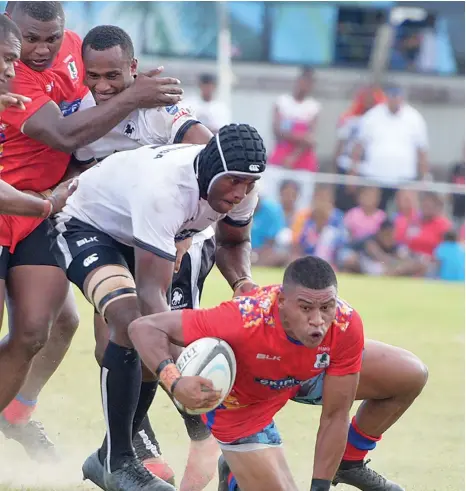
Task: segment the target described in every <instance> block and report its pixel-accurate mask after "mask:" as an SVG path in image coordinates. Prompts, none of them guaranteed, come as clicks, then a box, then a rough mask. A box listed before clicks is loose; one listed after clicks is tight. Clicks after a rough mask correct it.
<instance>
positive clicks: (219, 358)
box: [173, 338, 236, 414]
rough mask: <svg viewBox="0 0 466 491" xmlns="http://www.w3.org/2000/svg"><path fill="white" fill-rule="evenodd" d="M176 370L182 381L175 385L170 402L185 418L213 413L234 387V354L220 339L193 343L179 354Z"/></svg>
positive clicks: (208, 339)
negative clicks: (173, 403)
mask: <svg viewBox="0 0 466 491" xmlns="http://www.w3.org/2000/svg"><path fill="white" fill-rule="evenodd" d="M176 366H177V368H178V370H179V371H180V372H181V375H182V378H181V379H180V380H179V382H178V383H177V384H176V387H175V390H174V393H173V396H174V402H175V405H176V406H177V407H178V408H179V409H180V410H181V411H184V412H186V413H188V414H204V413H207V412H209V411H211V410H212V409H215V408H216V407H218V406H219V405H220V404H221V403H222V402H223V401H224V399H225V397H227V396H228V394H229V393H230V391H231V388H232V387H233V384H234V383H235V378H236V358H235V354H234V353H233V350H232V349H231V347H230V345H229V344H228V343H226V342H225V341H223V340H222V339H218V338H202V339H198V340H197V341H194V342H193V343H191V344H190V345H189V346H187V347H186V348H185V349H184V350H183V351H182V352H181V354H180V356H179V358H178V360H177V362H176ZM201 377H202V378H201ZM203 379H205V380H204V381H203ZM209 382H210V383H209ZM209 386H210V387H209Z"/></svg>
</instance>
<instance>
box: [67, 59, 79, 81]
mask: <svg viewBox="0 0 466 491" xmlns="http://www.w3.org/2000/svg"><path fill="white" fill-rule="evenodd" d="M68 71H69V72H70V77H71V80H76V79H77V78H78V68H77V67H76V63H75V61H70V62H69V63H68Z"/></svg>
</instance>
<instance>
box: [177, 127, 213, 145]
mask: <svg viewBox="0 0 466 491" xmlns="http://www.w3.org/2000/svg"><path fill="white" fill-rule="evenodd" d="M213 136H214V135H213V134H212V132H211V131H210V130H209V129H208V128H207V127H206V126H204V125H203V124H200V123H199V124H194V125H193V126H191V128H189V130H188V131H187V132H186V134H185V135H184V137H183V140H182V142H181V143H194V144H198V145H205V144H207V143H209V141H210V139H211V138H212V137H213Z"/></svg>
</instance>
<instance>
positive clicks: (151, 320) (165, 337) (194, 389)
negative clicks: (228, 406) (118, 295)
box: [128, 310, 220, 409]
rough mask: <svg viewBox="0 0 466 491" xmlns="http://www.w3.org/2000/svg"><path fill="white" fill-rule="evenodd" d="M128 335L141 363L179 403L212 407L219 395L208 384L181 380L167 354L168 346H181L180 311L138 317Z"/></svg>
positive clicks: (197, 406) (201, 381) (181, 322)
mask: <svg viewBox="0 0 466 491" xmlns="http://www.w3.org/2000/svg"><path fill="white" fill-rule="evenodd" d="M128 332H129V337H130V339H131V341H132V343H133V345H134V347H135V348H136V350H137V351H138V353H139V356H140V357H141V360H142V361H143V363H144V364H145V365H146V367H147V368H148V369H149V370H150V371H151V372H152V373H155V374H156V375H157V376H158V377H159V379H160V382H161V383H162V384H163V386H164V387H165V389H166V390H167V391H168V392H169V393H170V394H172V395H173V396H174V397H175V398H176V399H177V400H178V401H179V402H180V403H181V404H183V405H184V406H185V407H188V408H191V409H195V408H200V407H206V405H213V404H215V402H216V401H217V400H218V398H219V396H220V394H219V393H218V392H217V391H214V390H213V386H212V382H211V381H210V380H207V379H205V378H203V377H182V376H181V373H180V372H179V370H178V369H177V367H176V365H175V363H174V361H173V359H172V357H171V355H170V344H171V343H173V344H176V345H179V346H185V341H184V339H183V311H181V310H178V311H173V312H162V313H160V314H154V315H149V316H146V317H140V318H139V319H136V320H135V321H134V322H132V323H131V324H130V325H129V328H128Z"/></svg>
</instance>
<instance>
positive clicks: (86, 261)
mask: <svg viewBox="0 0 466 491" xmlns="http://www.w3.org/2000/svg"><path fill="white" fill-rule="evenodd" d="M98 260H99V256H98V255H97V254H96V253H94V254H91V255H90V256H87V257H86V259H84V261H83V266H84V267H85V268H88V267H89V266H90V265H91V264H93V263H95V262H96V261H98Z"/></svg>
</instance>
